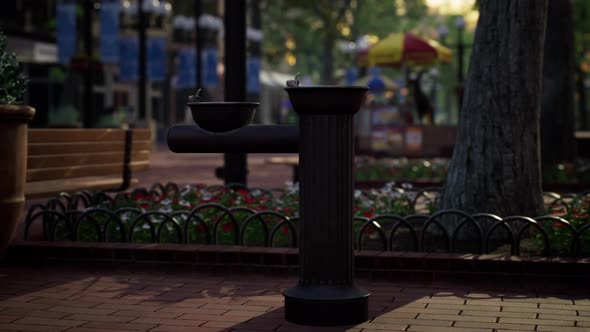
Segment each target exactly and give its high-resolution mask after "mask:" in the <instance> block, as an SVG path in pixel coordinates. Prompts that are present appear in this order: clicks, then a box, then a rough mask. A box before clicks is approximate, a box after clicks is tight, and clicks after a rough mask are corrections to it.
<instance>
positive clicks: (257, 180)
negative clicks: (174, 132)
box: [134, 145, 293, 188]
mask: <svg viewBox="0 0 590 332" xmlns="http://www.w3.org/2000/svg"><path fill="white" fill-rule="evenodd" d="M292 155H293V154H249V155H248V169H249V174H248V186H250V187H263V188H273V187H282V186H283V185H284V184H285V182H286V181H290V180H291V179H292V170H291V168H290V167H288V166H282V165H268V164H266V163H265V159H268V158H270V157H273V156H292ZM220 166H223V154H219V153H209V154H206V153H199V154H192V153H191V154H185V153H182V154H181V153H173V152H170V150H169V149H168V147H167V146H165V145H159V146H157V147H155V148H154V151H153V153H152V157H151V160H150V169H149V170H148V171H146V172H138V173H135V174H134V176H135V177H137V178H138V179H139V181H140V183H139V186H144V187H147V188H149V187H150V186H151V185H152V184H153V183H155V182H161V183H164V184H165V183H166V182H168V181H172V182H176V183H178V184H180V185H185V184H196V183H204V184H208V185H213V184H223V181H222V180H220V179H217V178H216V177H215V168H217V167H220Z"/></svg>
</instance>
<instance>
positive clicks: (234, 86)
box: [223, 0, 248, 185]
mask: <svg viewBox="0 0 590 332" xmlns="http://www.w3.org/2000/svg"><path fill="white" fill-rule="evenodd" d="M224 10H225V15H224V20H223V23H224V31H225V40H224V41H225V43H224V46H225V47H224V49H225V56H224V58H225V101H245V100H246V0H224ZM247 164H248V162H247V155H246V154H242V153H226V154H225V155H224V169H223V178H224V180H225V184H229V183H241V184H244V185H247Z"/></svg>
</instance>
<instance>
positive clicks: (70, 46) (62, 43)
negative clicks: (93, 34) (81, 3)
mask: <svg viewBox="0 0 590 332" xmlns="http://www.w3.org/2000/svg"><path fill="white" fill-rule="evenodd" d="M56 16H57V17H56V21H57V23H56V24H57V28H56V30H57V31H56V34H57V48H58V51H57V53H58V60H59V63H61V64H64V65H65V64H68V63H69V62H70V58H71V57H72V56H73V55H74V54H76V4H74V3H60V4H58V5H57V15H56Z"/></svg>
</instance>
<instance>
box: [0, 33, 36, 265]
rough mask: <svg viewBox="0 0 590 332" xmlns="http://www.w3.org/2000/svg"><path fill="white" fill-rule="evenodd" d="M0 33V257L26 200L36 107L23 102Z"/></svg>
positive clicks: (21, 85)
mask: <svg viewBox="0 0 590 332" xmlns="http://www.w3.org/2000/svg"><path fill="white" fill-rule="evenodd" d="M21 72H22V67H21V65H20V64H19V63H18V61H17V60H16V57H15V56H14V55H13V54H11V53H9V52H8V51H7V49H6V36H4V34H3V33H1V32H0V141H1V142H2V144H0V174H2V176H1V177H0V257H1V256H2V255H3V254H4V251H5V250H6V247H7V246H8V244H9V243H10V241H11V239H12V237H13V235H14V230H15V228H16V224H17V223H18V221H19V219H20V216H21V213H22V210H23V205H24V203H25V195H24V193H25V182H26V173H27V127H28V123H29V121H30V120H31V119H32V118H33V115H34V114H35V110H34V109H33V108H31V107H29V106H25V105H22V103H23V97H24V94H25V89H26V82H25V79H24V78H23V76H22V73H21Z"/></svg>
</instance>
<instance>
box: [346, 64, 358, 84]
mask: <svg viewBox="0 0 590 332" xmlns="http://www.w3.org/2000/svg"><path fill="white" fill-rule="evenodd" d="M358 76H359V71H358V68H356V67H350V68H348V69H347V70H346V85H354V83H355V82H356V81H357V80H358Z"/></svg>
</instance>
